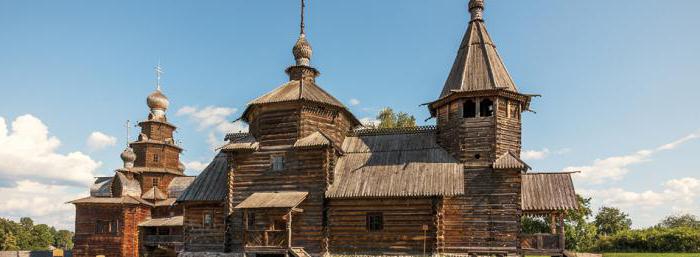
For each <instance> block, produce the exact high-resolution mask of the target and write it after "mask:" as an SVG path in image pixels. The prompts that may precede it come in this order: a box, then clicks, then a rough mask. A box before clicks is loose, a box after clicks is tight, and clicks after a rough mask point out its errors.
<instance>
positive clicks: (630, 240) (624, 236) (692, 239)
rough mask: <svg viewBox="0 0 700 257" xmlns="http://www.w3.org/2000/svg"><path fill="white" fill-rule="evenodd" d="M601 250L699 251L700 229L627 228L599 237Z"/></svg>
mask: <svg viewBox="0 0 700 257" xmlns="http://www.w3.org/2000/svg"><path fill="white" fill-rule="evenodd" d="M596 249H597V250H598V251H602V252H700V229H697V228H690V227H678V228H661V227H655V228H648V229H641V230H628V231H622V232H620V233H617V234H615V235H613V236H603V237H600V238H599V240H598V242H597V243H596Z"/></svg>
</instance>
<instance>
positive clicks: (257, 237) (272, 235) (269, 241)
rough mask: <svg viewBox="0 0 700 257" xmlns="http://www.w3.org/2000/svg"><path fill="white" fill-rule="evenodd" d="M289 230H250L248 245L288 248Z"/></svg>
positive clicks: (247, 234)
mask: <svg viewBox="0 0 700 257" xmlns="http://www.w3.org/2000/svg"><path fill="white" fill-rule="evenodd" d="M287 236H288V234H287V230H248V231H246V247H257V248H260V247H267V248H287V246H288V244H287Z"/></svg>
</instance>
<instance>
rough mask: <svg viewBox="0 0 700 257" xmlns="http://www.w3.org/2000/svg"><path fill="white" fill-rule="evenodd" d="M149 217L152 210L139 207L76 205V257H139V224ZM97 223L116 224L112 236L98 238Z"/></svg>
mask: <svg viewBox="0 0 700 257" xmlns="http://www.w3.org/2000/svg"><path fill="white" fill-rule="evenodd" d="M148 216H150V208H148V207H146V206H139V205H115V204H78V205H76V224H75V232H76V234H75V237H74V242H75V246H74V248H73V254H74V256H76V257H92V256H97V255H105V256H107V257H117V256H119V257H137V256H139V240H138V223H140V222H142V221H143V220H145V219H146V218H147V217H148ZM98 220H102V221H110V222H115V223H113V224H117V225H118V226H117V227H116V228H115V232H114V233H112V234H96V233H95V232H96V231H95V229H96V226H97V225H96V223H97V221H98Z"/></svg>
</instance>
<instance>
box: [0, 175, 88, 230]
mask: <svg viewBox="0 0 700 257" xmlns="http://www.w3.org/2000/svg"><path fill="white" fill-rule="evenodd" d="M77 192H78V190H76V189H74V188H72V187H70V186H59V185H46V184H42V183H38V182H33V181H29V180H20V181H17V182H16V184H15V185H14V186H13V187H0V216H2V217H6V218H10V219H13V220H19V218H21V217H31V218H32V219H33V220H34V221H35V223H42V224H48V225H50V226H55V227H57V228H59V229H73V226H74V223H75V211H74V208H73V206H71V205H70V204H66V202H67V201H70V200H75V199H78V198H81V197H85V196H87V195H88V193H87V189H85V188H81V189H79V192H80V193H77Z"/></svg>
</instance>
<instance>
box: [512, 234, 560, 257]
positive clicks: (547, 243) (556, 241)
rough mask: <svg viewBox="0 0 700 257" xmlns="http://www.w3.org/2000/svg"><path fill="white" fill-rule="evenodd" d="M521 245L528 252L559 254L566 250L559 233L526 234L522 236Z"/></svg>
mask: <svg viewBox="0 0 700 257" xmlns="http://www.w3.org/2000/svg"><path fill="white" fill-rule="evenodd" d="M520 247H521V248H522V250H523V252H524V253H526V254H538V255H539V254H543V255H550V254H551V256H557V255H559V254H561V253H563V252H564V247H563V244H562V242H561V238H560V235H558V234H526V235H521V236H520Z"/></svg>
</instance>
